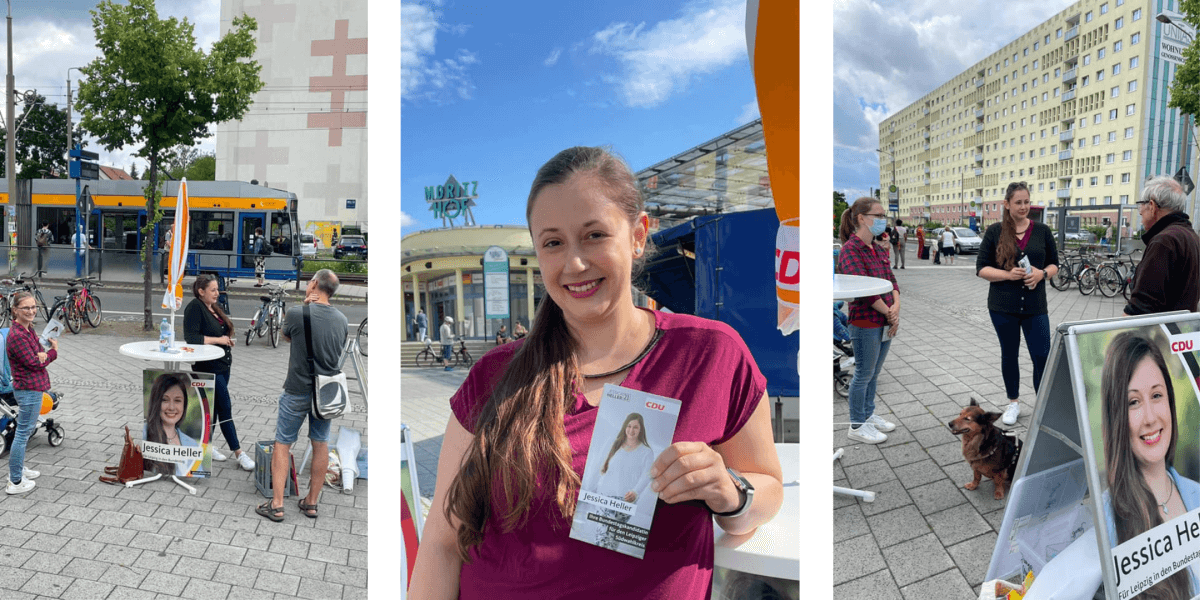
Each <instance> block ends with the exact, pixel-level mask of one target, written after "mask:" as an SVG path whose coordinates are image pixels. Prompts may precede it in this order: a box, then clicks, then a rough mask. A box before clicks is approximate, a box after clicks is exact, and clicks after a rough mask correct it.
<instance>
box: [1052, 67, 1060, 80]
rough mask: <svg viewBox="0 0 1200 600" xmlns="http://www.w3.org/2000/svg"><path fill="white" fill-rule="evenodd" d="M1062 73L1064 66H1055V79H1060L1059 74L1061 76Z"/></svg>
mask: <svg viewBox="0 0 1200 600" xmlns="http://www.w3.org/2000/svg"><path fill="white" fill-rule="evenodd" d="M1060 74H1062V68H1061V67H1057V68H1055V69H1054V78H1055V79H1058V76H1059V75H1060Z"/></svg>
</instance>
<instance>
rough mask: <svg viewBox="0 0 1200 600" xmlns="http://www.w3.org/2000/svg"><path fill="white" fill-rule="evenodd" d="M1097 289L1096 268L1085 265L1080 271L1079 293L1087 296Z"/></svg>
mask: <svg viewBox="0 0 1200 600" xmlns="http://www.w3.org/2000/svg"><path fill="white" fill-rule="evenodd" d="M1095 289H1096V270H1095V269H1093V268H1091V267H1084V269H1083V271H1082V272H1081V273H1079V293H1080V294H1083V295H1084V296H1087V295H1088V294H1091V293H1092V291H1093V290H1095Z"/></svg>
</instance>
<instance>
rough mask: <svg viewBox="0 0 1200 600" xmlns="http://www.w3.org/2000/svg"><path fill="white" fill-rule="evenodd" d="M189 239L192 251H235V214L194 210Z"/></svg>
mask: <svg viewBox="0 0 1200 600" xmlns="http://www.w3.org/2000/svg"><path fill="white" fill-rule="evenodd" d="M188 239H189V243H188V247H189V248H191V249H192V250H233V213H232V212H229V211H215V210H193V211H192V214H191V232H189V234H188Z"/></svg>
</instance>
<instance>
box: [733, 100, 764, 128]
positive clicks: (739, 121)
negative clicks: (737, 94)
mask: <svg viewBox="0 0 1200 600" xmlns="http://www.w3.org/2000/svg"><path fill="white" fill-rule="evenodd" d="M761 116H762V113H760V112H759V111H758V100H755V101H753V102H751V103H749V104H747V105H745V106H743V107H742V114H740V115H738V117H737V118H736V119H734V120H733V122H734V124H735V125H739V126H740V125H745V124H746V123H749V122H750V121H753V120H755V119H757V118H759V117H761Z"/></svg>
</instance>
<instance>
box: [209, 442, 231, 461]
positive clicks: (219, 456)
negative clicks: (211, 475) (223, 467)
mask: <svg viewBox="0 0 1200 600" xmlns="http://www.w3.org/2000/svg"><path fill="white" fill-rule="evenodd" d="M209 449H210V450H212V459H213V460H215V461H217V462H224V461H225V459H227V458H229V457H228V456H225V455H224V454H221V451H220V450H217V447H216V445H212V446H209Z"/></svg>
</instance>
